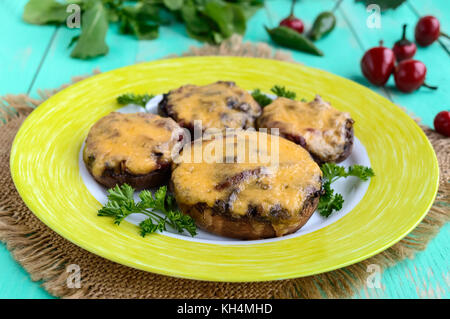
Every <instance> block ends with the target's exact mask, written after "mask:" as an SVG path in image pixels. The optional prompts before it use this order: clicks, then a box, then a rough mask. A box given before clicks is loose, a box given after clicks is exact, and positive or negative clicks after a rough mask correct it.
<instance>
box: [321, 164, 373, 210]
mask: <svg viewBox="0 0 450 319" xmlns="http://www.w3.org/2000/svg"><path fill="white" fill-rule="evenodd" d="M320 169H321V170H322V175H323V186H322V189H323V195H322V196H321V197H320V199H319V205H318V207H317V209H318V211H319V213H320V214H321V215H322V216H324V217H328V216H330V215H331V213H332V212H333V211H338V210H340V209H342V204H343V203H344V198H343V197H342V195H341V194H338V193H336V194H335V193H334V190H333V189H332V188H331V184H332V183H334V182H335V181H337V180H338V179H339V178H341V177H344V178H345V177H348V176H355V177H358V178H359V179H361V180H363V181H367V180H368V179H369V178H370V177H373V176H375V173H374V172H373V170H372V168H370V167H366V166H362V165H352V166H349V167H348V168H347V170H346V169H345V167H343V166H339V165H336V164H334V163H325V164H323V165H322V166H321V167H320Z"/></svg>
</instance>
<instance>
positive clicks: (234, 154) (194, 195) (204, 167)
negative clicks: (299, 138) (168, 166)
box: [171, 131, 322, 239]
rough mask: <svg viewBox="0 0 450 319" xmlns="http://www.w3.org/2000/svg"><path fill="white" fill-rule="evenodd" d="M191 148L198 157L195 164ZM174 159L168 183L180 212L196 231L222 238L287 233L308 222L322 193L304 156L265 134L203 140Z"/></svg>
mask: <svg viewBox="0 0 450 319" xmlns="http://www.w3.org/2000/svg"><path fill="white" fill-rule="evenodd" d="M261 139H262V140H261ZM244 142H245V143H244ZM264 145H265V146H264ZM197 147H200V148H201V150H203V157H202V160H201V161H197V162H196V161H195V160H193V159H194V155H193V154H194V153H195V152H196V148H197ZM221 149H223V151H220V150H221ZM205 152H206V153H208V152H211V154H212V155H211V156H209V157H207V156H205ZM180 158H181V160H180V163H176V164H174V165H173V171H172V177H171V188H172V191H173V193H174V196H175V199H176V201H177V203H178V205H179V207H180V209H181V210H182V212H183V213H185V214H188V215H190V216H191V217H192V218H193V219H194V220H195V221H196V223H197V225H198V226H199V227H201V228H203V229H205V230H207V231H209V232H212V233H214V234H218V235H221V236H225V237H232V238H239V239H262V238H271V237H279V236H284V235H287V234H290V233H293V232H295V231H297V230H298V229H299V228H301V227H302V226H303V225H304V224H305V223H306V222H307V221H308V219H309V218H310V217H311V215H312V214H313V212H314V211H315V209H316V207H317V205H318V202H319V197H320V194H321V192H322V191H321V188H322V184H321V179H322V173H321V170H320V168H319V166H318V165H317V163H316V162H315V161H314V160H313V159H312V158H311V156H310V154H309V153H308V152H307V151H306V150H305V149H303V148H302V147H300V146H298V145H297V144H295V143H293V142H291V141H288V140H286V139H284V138H281V137H278V136H274V135H269V134H266V133H260V132H255V131H250V132H248V131H247V132H246V131H240V132H235V133H234V135H233V136H232V138H231V139H230V138H229V136H228V137H223V138H214V139H212V140H203V141H202V142H199V143H196V144H192V147H191V148H190V149H184V150H183V152H182V153H181V157H180ZM212 159H213V160H212Z"/></svg>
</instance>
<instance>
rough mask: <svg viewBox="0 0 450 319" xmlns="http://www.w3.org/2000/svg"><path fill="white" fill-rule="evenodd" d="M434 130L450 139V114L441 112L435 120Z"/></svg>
mask: <svg viewBox="0 0 450 319" xmlns="http://www.w3.org/2000/svg"><path fill="white" fill-rule="evenodd" d="M434 129H435V130H436V132H438V133H441V134H442V135H445V136H447V137H450V112H449V111H441V112H439V113H438V114H437V115H436V117H435V118H434Z"/></svg>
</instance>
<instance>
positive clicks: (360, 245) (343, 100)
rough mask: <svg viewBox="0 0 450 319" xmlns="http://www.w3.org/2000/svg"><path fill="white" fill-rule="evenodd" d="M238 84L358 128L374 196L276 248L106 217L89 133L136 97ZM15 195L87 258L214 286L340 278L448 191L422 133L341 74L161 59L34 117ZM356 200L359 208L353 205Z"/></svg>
mask: <svg viewBox="0 0 450 319" xmlns="http://www.w3.org/2000/svg"><path fill="white" fill-rule="evenodd" d="M217 80H232V81H236V82H237V84H238V85H239V86H241V87H243V88H245V89H248V90H252V89H254V88H260V89H262V90H263V91H265V92H269V90H270V88H271V87H272V86H273V85H274V84H279V85H284V86H286V87H287V88H290V89H293V90H295V91H296V92H297V94H298V96H300V97H305V98H308V99H311V98H313V97H314V95H315V94H316V93H318V94H320V95H321V96H322V97H323V98H324V99H325V100H326V101H330V102H331V103H332V105H333V106H335V107H336V108H338V109H340V110H345V111H348V112H350V113H351V116H352V117H353V119H355V121H356V123H355V135H356V137H357V139H358V141H360V142H361V144H362V145H363V146H364V148H365V150H366V151H367V154H368V157H369V159H370V164H371V166H372V168H373V169H374V171H375V173H376V177H374V178H373V179H372V180H371V182H370V184H369V185H368V188H367V191H366V193H365V195H364V197H363V198H362V199H361V200H360V201H359V202H358V203H357V204H356V205H355V207H354V208H353V209H352V210H351V211H350V212H349V213H347V214H346V215H345V216H343V217H342V218H340V219H338V220H336V221H335V222H333V223H332V224H330V225H328V226H326V227H322V228H320V229H318V230H315V231H312V232H309V233H306V234H302V235H301V236H296V237H295V236H294V237H289V238H287V239H283V240H275V241H268V242H257V243H246V244H239V243H238V244H233V245H230V244H227V243H226V242H224V243H223V244H222V243H217V242H216V243H212V242H211V243H210V242H198V241H193V240H183V239H180V238H177V237H170V236H166V235H163V234H154V235H150V236H147V237H145V238H142V237H141V236H139V234H138V231H137V227H136V226H135V225H133V224H131V223H129V222H124V223H123V224H121V225H120V226H116V225H114V224H113V223H112V221H111V219H109V218H101V217H98V216H97V210H98V209H99V208H100V207H101V204H100V203H99V202H98V201H97V200H96V199H95V198H94V196H93V195H92V194H91V192H90V191H89V190H88V188H87V187H86V185H85V183H84V182H83V179H82V178H81V174H80V164H79V160H78V158H79V152H80V148H81V146H82V143H83V141H84V139H85V138H86V136H87V133H88V130H89V128H90V127H91V126H92V124H93V123H95V122H96V121H97V120H98V119H99V118H100V117H102V116H104V115H106V114H108V113H109V112H111V111H113V110H116V109H117V108H118V107H119V105H117V103H116V102H115V99H116V97H117V96H118V95H120V94H123V93H125V92H130V91H131V92H135V93H144V92H149V93H153V94H160V93H164V92H167V91H168V90H170V89H173V88H176V87H178V86H181V85H184V84H187V83H193V84H206V83H210V82H213V81H217ZM11 170H12V176H13V179H14V182H15V185H16V187H17V189H18V191H19V193H20V195H21V196H22V198H23V199H24V201H25V203H26V204H27V205H28V207H29V208H30V209H31V210H32V211H33V213H34V214H36V216H37V217H38V218H39V219H40V220H42V221H43V222H44V223H45V224H46V225H48V226H49V227H50V228H52V229H53V230H54V231H56V232H57V233H59V234H60V235H61V236H63V237H65V238H67V239H68V240H70V241H72V242H73V243H75V244H77V245H79V246H81V247H83V248H84V249H86V250H88V251H90V252H93V253H95V254H98V255H100V256H103V257H105V258H108V259H110V260H113V261H115V262H118V263H121V264H124V265H128V266H131V267H135V268H139V269H143V270H147V271H151V272H155V273H160V274H165V275H171V276H177V277H185V278H192V279H202V280H214V281H263V280H274V279H285V278H293V277H301V276H307V275H312V274H317V273H320V272H325V271H329V270H333V269H336V268H340V267H343V266H346V265H349V264H352V263H355V262H358V261H360V260H363V259H366V258H368V257H370V256H372V255H374V254H377V253H379V252H381V251H382V250H384V249H386V248H388V247H389V246H391V245H393V244H394V243H396V242H397V241H399V240H400V239H401V238H402V237H404V236H405V235H406V234H408V232H410V231H411V230H412V229H413V228H414V227H415V226H416V225H417V224H418V223H419V222H420V221H421V220H422V218H423V217H424V216H425V214H426V212H427V210H428V209H429V207H430V206H431V204H432V202H433V199H434V197H435V195H436V191H437V187H438V175H439V171H438V164H437V160H436V156H435V153H434V151H433V149H432V147H431V145H430V143H429V141H428V140H427V138H426V137H425V135H424V134H423V132H422V131H421V129H420V128H419V127H418V126H417V125H416V123H415V122H414V121H413V120H412V119H411V118H409V117H408V116H407V115H406V114H405V113H404V112H403V111H402V110H400V109H399V108H398V107H396V106H395V105H393V104H392V103H391V102H389V101H388V100H386V99H385V98H383V97H381V96H379V95H378V94H376V93H374V92H373V91H371V90H369V89H367V88H365V87H363V86H360V85H358V84H356V83H354V82H352V81H349V80H347V79H343V78H341V77H338V76H335V75H333V74H330V73H327V72H324V71H321V70H317V69H313V68H308V67H305V66H301V65H296V64H290V63H285V62H278V61H274V60H264V59H256V58H232V57H195V58H179V59H170V60H160V61H157V62H151V63H143V64H138V65H133V66H129V67H125V68H121V69H118V70H114V71H111V72H107V73H103V74H100V75H96V76H94V77H91V78H89V79H86V80H84V81H81V82H79V83H77V84H74V85H72V86H70V87H69V88H67V89H65V90H63V91H61V92H60V93H58V94H56V95H55V96H53V97H52V98H50V99H48V100H47V101H46V102H44V103H43V104H42V105H40V106H39V107H38V108H37V110H35V111H34V112H32V114H31V115H30V116H29V117H28V118H27V119H26V121H25V122H24V124H23V125H22V127H21V129H20V130H19V132H18V134H17V136H16V138H15V141H14V145H13V148H12V151H11ZM346 200H347V199H346Z"/></svg>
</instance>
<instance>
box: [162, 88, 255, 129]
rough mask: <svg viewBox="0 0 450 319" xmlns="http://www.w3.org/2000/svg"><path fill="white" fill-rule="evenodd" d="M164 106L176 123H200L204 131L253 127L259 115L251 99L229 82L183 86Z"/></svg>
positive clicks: (169, 96) (172, 93)
mask: <svg viewBox="0 0 450 319" xmlns="http://www.w3.org/2000/svg"><path fill="white" fill-rule="evenodd" d="M167 102H168V103H167V105H168V106H169V105H170V107H171V108H172V109H171V110H170V114H171V115H173V116H174V117H176V120H177V121H183V122H185V123H191V124H194V121H196V120H200V121H202V127H203V128H204V129H207V128H217V129H223V128H248V127H253V126H254V118H255V117H257V116H259V115H260V113H261V108H260V106H259V105H258V103H256V101H255V100H254V99H253V97H252V96H251V95H250V94H249V93H248V92H246V91H244V90H242V89H241V88H239V87H237V86H235V85H234V83H233V82H216V83H212V84H209V85H204V86H196V85H185V86H182V87H180V88H179V89H177V90H174V91H171V92H170V93H169V94H168V101H167Z"/></svg>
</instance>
